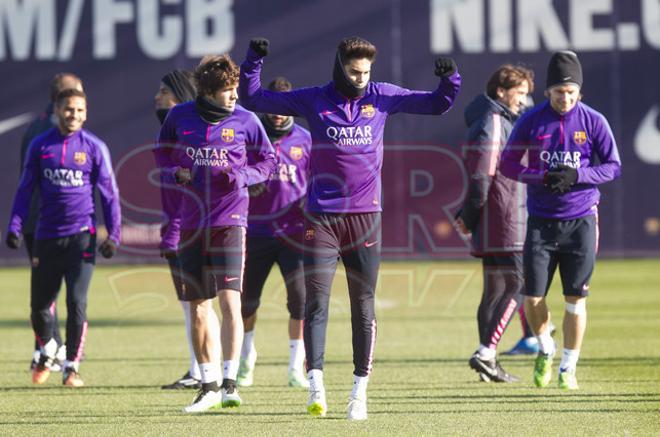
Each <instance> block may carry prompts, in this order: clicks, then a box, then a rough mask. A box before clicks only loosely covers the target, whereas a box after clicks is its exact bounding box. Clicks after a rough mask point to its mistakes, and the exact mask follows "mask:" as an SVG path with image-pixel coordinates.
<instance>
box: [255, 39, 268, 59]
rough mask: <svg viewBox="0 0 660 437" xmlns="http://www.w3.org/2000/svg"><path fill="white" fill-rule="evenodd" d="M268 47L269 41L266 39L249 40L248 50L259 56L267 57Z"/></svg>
mask: <svg viewBox="0 0 660 437" xmlns="http://www.w3.org/2000/svg"><path fill="white" fill-rule="evenodd" d="M269 45H270V41H268V40H267V39H266V38H259V37H257V38H252V39H251V40H250V48H251V49H252V50H253V51H254V52H255V53H256V54H257V55H259V56H267V55H268V46H269Z"/></svg>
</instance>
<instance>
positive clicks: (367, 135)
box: [325, 126, 373, 146]
mask: <svg viewBox="0 0 660 437" xmlns="http://www.w3.org/2000/svg"><path fill="white" fill-rule="evenodd" d="M325 134H326V135H327V136H328V137H329V138H330V139H332V141H334V142H335V144H337V145H338V146H366V145H368V144H371V143H372V141H373V139H372V138H371V126H364V127H360V126H356V127H353V126H349V127H334V126H330V127H328V128H327V129H326V130H325Z"/></svg>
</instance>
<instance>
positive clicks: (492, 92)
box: [486, 64, 534, 100]
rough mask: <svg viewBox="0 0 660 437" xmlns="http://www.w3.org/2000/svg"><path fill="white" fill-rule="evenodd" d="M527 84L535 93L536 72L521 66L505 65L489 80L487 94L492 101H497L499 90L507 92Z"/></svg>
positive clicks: (530, 90)
mask: <svg viewBox="0 0 660 437" xmlns="http://www.w3.org/2000/svg"><path fill="white" fill-rule="evenodd" d="M524 82H527V84H528V85H529V92H530V93H531V92H533V91H534V72H533V71H532V70H530V69H528V68H525V67H522V66H520V65H511V64H504V65H502V66H501V67H500V68H498V69H497V70H495V72H494V73H493V75H492V76H491V77H490V79H488V83H487V84H486V94H487V95H488V97H490V98H491V99H494V100H497V89H498V88H504V89H505V90H508V89H511V88H515V87H517V86H520V85H522V84H523V83H524Z"/></svg>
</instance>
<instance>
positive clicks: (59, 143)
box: [8, 128, 121, 244]
mask: <svg viewBox="0 0 660 437" xmlns="http://www.w3.org/2000/svg"><path fill="white" fill-rule="evenodd" d="M37 185H38V186H39V190H40V193H41V207H40V209H39V219H38V220H37V231H36V237H35V238H36V239H38V240H44V239H49V238H60V237H66V236H69V235H74V234H77V233H79V232H83V231H85V230H93V228H94V226H95V225H96V216H95V210H94V188H96V189H98V192H99V194H100V197H101V206H102V207H103V217H104V220H105V225H106V227H107V228H108V237H109V238H110V239H111V240H113V241H114V242H115V243H117V244H119V239H120V227H121V211H120V207H119V190H118V189H117V182H116V181H115V176H114V173H113V171H112V161H111V159H110V153H109V151H108V147H107V146H106V145H105V143H104V142H103V141H101V140H100V139H99V138H98V137H96V136H95V135H94V134H92V133H91V132H89V131H88V130H85V129H81V130H79V131H77V132H74V133H73V134H71V135H69V136H63V135H62V134H61V133H60V131H59V129H57V128H52V129H50V130H48V131H46V132H44V133H43V134H42V135H40V136H38V137H37V138H35V139H34V140H33V141H32V143H31V144H30V147H29V148H28V151H27V155H26V157H25V164H24V166H23V173H22V176H21V180H20V182H19V185H18V190H17V191H16V197H15V198H14V205H13V207H12V212H11V218H10V220H9V229H8V232H13V233H16V234H20V233H21V231H22V227H23V223H25V220H26V219H27V217H28V213H29V208H30V199H31V197H32V191H33V190H34V187H35V186H37Z"/></svg>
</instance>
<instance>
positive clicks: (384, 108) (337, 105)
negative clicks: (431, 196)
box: [238, 49, 461, 213]
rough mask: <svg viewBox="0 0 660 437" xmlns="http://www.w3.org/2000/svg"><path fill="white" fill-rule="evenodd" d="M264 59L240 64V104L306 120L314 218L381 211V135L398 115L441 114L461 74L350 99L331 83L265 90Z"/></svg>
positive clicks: (371, 89)
mask: <svg viewBox="0 0 660 437" xmlns="http://www.w3.org/2000/svg"><path fill="white" fill-rule="evenodd" d="M262 66H263V59H262V58H261V57H259V55H257V54H256V53H255V52H254V51H253V50H251V49H249V50H248V54H247V58H246V59H245V62H243V64H242V65H241V76H240V85H239V88H238V92H239V96H240V99H241V104H243V105H244V106H245V107H246V108H248V109H250V110H252V111H258V112H263V113H269V114H281V115H293V116H300V117H304V118H305V119H306V120H307V122H308V124H309V127H310V131H311V135H312V154H311V162H310V174H311V181H310V189H309V192H308V201H307V206H306V208H307V210H309V211H312V212H316V213H365V212H379V211H381V210H382V209H381V168H382V164H383V131H384V128H385V120H386V119H387V117H388V116H390V115H392V114H396V113H398V112H405V113H411V114H442V113H444V112H446V111H447V110H449V108H451V106H452V104H453V102H454V99H455V98H456V95H457V94H458V91H459V89H460V84H461V77H460V75H459V74H458V73H455V74H454V75H452V76H450V77H449V78H443V79H441V80H440V84H439V85H438V88H437V89H436V90H435V91H433V92H426V91H412V90H408V89H405V88H401V87H398V86H396V85H392V84H389V83H375V82H370V83H369V84H368V85H367V89H366V92H365V94H364V95H363V96H362V97H358V98H356V99H353V100H349V99H347V98H346V97H344V96H343V95H341V94H339V92H338V91H337V90H336V89H335V86H334V83H333V82H330V83H328V84H327V85H325V86H322V87H313V88H302V89H298V90H293V91H288V92H272V91H268V90H266V89H263V88H261V79H260V75H261V68H262Z"/></svg>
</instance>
